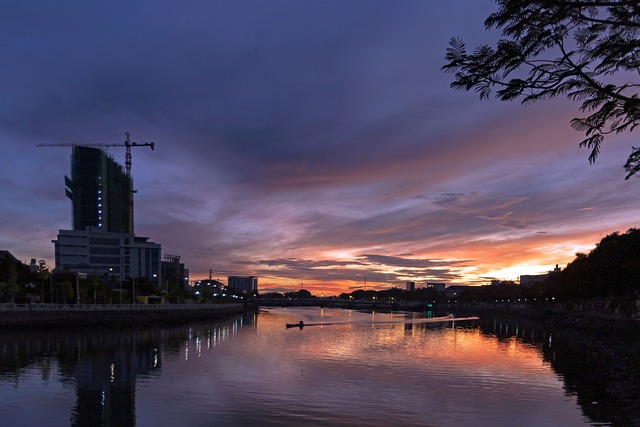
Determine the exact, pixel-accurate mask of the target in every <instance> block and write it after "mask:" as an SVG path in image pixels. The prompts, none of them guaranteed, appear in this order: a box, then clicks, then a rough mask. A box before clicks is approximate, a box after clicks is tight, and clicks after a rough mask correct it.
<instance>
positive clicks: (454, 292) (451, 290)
mask: <svg viewBox="0 0 640 427" xmlns="http://www.w3.org/2000/svg"><path fill="white" fill-rule="evenodd" d="M467 289H469V286H468V285H451V286H449V287H447V288H445V290H444V292H445V294H446V295H447V298H458V297H459V296H460V294H461V293H462V292H464V291H466V290H467Z"/></svg>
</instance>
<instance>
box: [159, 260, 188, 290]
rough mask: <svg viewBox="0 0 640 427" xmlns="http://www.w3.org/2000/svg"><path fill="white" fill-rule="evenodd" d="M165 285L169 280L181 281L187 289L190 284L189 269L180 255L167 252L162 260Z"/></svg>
mask: <svg viewBox="0 0 640 427" xmlns="http://www.w3.org/2000/svg"><path fill="white" fill-rule="evenodd" d="M161 268H162V278H163V280H164V283H163V286H165V287H166V284H167V283H168V282H169V281H173V282H175V283H180V284H182V286H183V287H184V288H185V289H186V288H187V287H188V286H189V270H188V269H186V268H185V267H184V264H183V263H181V262H180V255H171V254H165V255H164V256H163V260H162V267H161Z"/></svg>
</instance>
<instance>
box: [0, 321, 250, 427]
mask: <svg viewBox="0 0 640 427" xmlns="http://www.w3.org/2000/svg"><path fill="white" fill-rule="evenodd" d="M247 321H253V322H255V321H256V319H255V316H240V317H237V318H235V319H232V320H230V321H227V322H222V323H218V324H215V325H211V324H194V325H190V326H183V327H174V328H163V329H154V328H145V329H115V330H114V329H101V330H95V331H91V332H88V331H75V332H69V331H64V332H60V333H26V332H23V333H11V334H9V333H6V332H5V333H3V334H1V335H0V385H1V384H2V383H6V382H10V383H13V384H14V385H15V387H16V388H18V387H19V386H20V385H21V382H22V378H23V377H25V381H26V382H28V381H29V379H30V378H29V377H30V376H32V375H33V372H34V370H37V371H39V372H38V373H39V376H40V377H41V379H42V381H43V383H45V384H47V383H48V382H49V380H50V379H51V377H52V376H54V375H55V376H57V377H58V379H59V381H60V382H61V383H62V384H63V385H66V386H67V387H74V389H75V403H74V404H73V407H72V408H71V411H70V414H69V417H68V419H69V420H70V421H69V424H68V425H72V426H134V425H135V424H136V382H137V381H153V380H154V379H156V378H158V377H159V376H160V373H161V371H162V365H163V358H164V357H167V356H169V357H170V356H171V355H179V356H182V357H184V359H185V360H188V358H189V357H190V352H191V351H193V352H194V354H193V356H195V357H197V356H199V355H200V354H201V353H202V351H203V348H205V349H208V350H211V349H212V348H215V347H216V346H217V345H219V344H220V343H222V342H223V341H225V340H227V339H229V338H230V337H232V336H234V335H235V334H237V333H238V330H239V328H242V326H243V324H244V323H246V322H247ZM26 387H30V384H27V385H26ZM24 398H26V396H25V397H23V399H24ZM5 401H6V400H5ZM34 403H35V404H36V406H35V407H34V410H35V411H38V410H40V409H41V408H39V407H38V406H37V404H39V402H34ZM10 415H11V413H10V412H5V413H4V415H0V421H2V420H3V419H5V420H6V419H7V418H9V417H10ZM23 415H24V414H23ZM16 421H17V422H16V423H15V424H14V425H29V424H28V423H27V424H25V420H24V419H16ZM46 424H48V425H55V423H51V422H48V423H46ZM0 425H5V423H4V422H0ZM6 425H9V423H7V424H6ZM43 425H44V424H43ZM64 425H67V424H66V423H65V424H64Z"/></svg>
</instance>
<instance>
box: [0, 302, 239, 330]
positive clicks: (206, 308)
mask: <svg viewBox="0 0 640 427" xmlns="http://www.w3.org/2000/svg"><path fill="white" fill-rule="evenodd" d="M250 309H251V306H246V305H245V304H241V303H237V304H70V305H67V304H0V327H2V328H12V329H28V328H37V329H50V328H59V327H65V326H91V327H93V326H149V325H170V324H179V323H183V322H188V321H191V320H203V319H217V318H222V317H226V316H231V315H234V314H240V313H244V312H246V311H247V310H250Z"/></svg>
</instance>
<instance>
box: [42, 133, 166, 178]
mask: <svg viewBox="0 0 640 427" xmlns="http://www.w3.org/2000/svg"><path fill="white" fill-rule="evenodd" d="M125 136H126V137H127V138H126V139H125V140H124V143H115V142H114V143H104V144H92V143H84V142H61V143H53V144H38V147H75V146H80V147H126V152H125V156H124V168H125V171H126V173H127V176H128V177H129V178H131V147H151V149H152V150H155V148H156V144H155V143H154V142H131V138H130V136H129V132H126V133H125Z"/></svg>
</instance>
